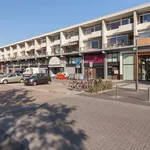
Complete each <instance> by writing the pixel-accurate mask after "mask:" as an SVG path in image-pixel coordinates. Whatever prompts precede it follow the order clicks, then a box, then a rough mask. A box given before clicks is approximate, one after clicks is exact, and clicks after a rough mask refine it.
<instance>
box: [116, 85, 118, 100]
mask: <svg viewBox="0 0 150 150" xmlns="http://www.w3.org/2000/svg"><path fill="white" fill-rule="evenodd" d="M116 98H118V85H116Z"/></svg>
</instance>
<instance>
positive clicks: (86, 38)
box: [83, 30, 102, 40]
mask: <svg viewBox="0 0 150 150" xmlns="http://www.w3.org/2000/svg"><path fill="white" fill-rule="evenodd" d="M101 36H102V31H101V30H100V31H95V32H91V34H85V35H84V37H83V40H88V39H92V38H96V37H101Z"/></svg>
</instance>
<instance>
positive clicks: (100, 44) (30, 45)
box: [0, 3, 150, 81]
mask: <svg viewBox="0 0 150 150" xmlns="http://www.w3.org/2000/svg"><path fill="white" fill-rule="evenodd" d="M137 35H138V38H137ZM136 45H138V50H139V54H138V58H139V61H138V64H139V70H138V72H139V80H146V81H148V80H150V3H147V4H144V5H140V6H137V7H134V8H129V9H127V10H124V11H121V12H117V13H113V14H110V15H107V16H103V17H100V18H97V19H94V20H91V21H87V22H84V23H81V24H77V25H74V26H71V27H68V28H64V29H61V30H58V31H54V32H51V33H47V34H44V35H40V36H37V37H33V38H31V39H26V40H24V41H20V42H16V43H13V44H10V45H6V46H3V47H0V69H1V71H2V72H9V71H14V70H16V69H23V68H27V67H40V68H45V69H47V68H48V67H49V68H50V69H51V70H52V71H53V72H54V73H57V72H60V71H66V72H68V73H71V74H73V73H77V72H78V73H82V74H84V75H85V77H91V76H92V77H93V78H99V77H102V78H105V79H117V80H119V79H123V80H134V79H135V74H136V71H137V70H136V59H135V58H136V53H135V50H134V49H135V46H136ZM79 60H80V62H81V64H80V67H78V69H77V67H76V62H77V61H79Z"/></svg>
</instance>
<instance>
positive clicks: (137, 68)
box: [134, 35, 139, 92]
mask: <svg viewBox="0 0 150 150" xmlns="http://www.w3.org/2000/svg"><path fill="white" fill-rule="evenodd" d="M138 38H139V35H136V36H135V47H134V50H136V92H138V90H139V71H138V70H139V63H138V62H139V61H138V43H137V40H138Z"/></svg>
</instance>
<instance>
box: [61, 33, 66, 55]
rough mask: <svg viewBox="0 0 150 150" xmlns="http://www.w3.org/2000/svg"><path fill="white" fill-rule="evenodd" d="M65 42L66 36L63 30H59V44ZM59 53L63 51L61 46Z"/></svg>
mask: <svg viewBox="0 0 150 150" xmlns="http://www.w3.org/2000/svg"><path fill="white" fill-rule="evenodd" d="M65 42H66V38H65V35H64V33H63V32H60V46H62V45H63V44H65ZM60 51H61V53H63V48H62V47H61V48H60Z"/></svg>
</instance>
